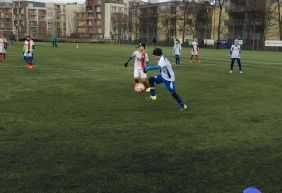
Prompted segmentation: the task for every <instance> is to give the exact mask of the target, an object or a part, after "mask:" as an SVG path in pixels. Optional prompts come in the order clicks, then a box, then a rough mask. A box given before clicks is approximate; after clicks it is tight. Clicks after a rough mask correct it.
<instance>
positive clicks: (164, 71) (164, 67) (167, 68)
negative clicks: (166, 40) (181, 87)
mask: <svg viewBox="0 0 282 193" xmlns="http://www.w3.org/2000/svg"><path fill="white" fill-rule="evenodd" d="M158 65H160V66H161V75H162V77H163V79H165V80H167V81H174V80H175V76H174V72H173V71H172V68H171V64H170V62H169V61H168V59H166V58H165V57H164V56H161V58H160V59H159V62H158Z"/></svg>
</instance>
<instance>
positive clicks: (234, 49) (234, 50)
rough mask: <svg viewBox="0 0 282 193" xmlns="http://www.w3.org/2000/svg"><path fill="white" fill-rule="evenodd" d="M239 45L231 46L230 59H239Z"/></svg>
mask: <svg viewBox="0 0 282 193" xmlns="http://www.w3.org/2000/svg"><path fill="white" fill-rule="evenodd" d="M240 51H241V50H240V45H237V46H236V45H232V46H231V49H230V52H231V58H240Z"/></svg>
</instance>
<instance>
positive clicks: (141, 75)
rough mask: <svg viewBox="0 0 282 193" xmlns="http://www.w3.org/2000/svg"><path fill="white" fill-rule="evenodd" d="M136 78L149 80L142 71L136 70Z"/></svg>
mask: <svg viewBox="0 0 282 193" xmlns="http://www.w3.org/2000/svg"><path fill="white" fill-rule="evenodd" d="M133 73H134V74H133V76H134V78H147V74H146V73H144V72H143V70H142V69H134V72H133Z"/></svg>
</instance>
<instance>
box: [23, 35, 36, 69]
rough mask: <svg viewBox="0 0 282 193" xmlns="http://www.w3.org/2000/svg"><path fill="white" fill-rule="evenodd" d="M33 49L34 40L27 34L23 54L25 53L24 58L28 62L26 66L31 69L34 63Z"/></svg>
mask: <svg viewBox="0 0 282 193" xmlns="http://www.w3.org/2000/svg"><path fill="white" fill-rule="evenodd" d="M33 50H34V42H33V40H32V39H31V38H30V36H27V37H26V40H25V42H24V46H23V54H24V60H25V61H26V63H27V65H26V67H27V69H29V70H30V69H32V68H33V65H32V60H33Z"/></svg>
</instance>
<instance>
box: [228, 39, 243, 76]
mask: <svg viewBox="0 0 282 193" xmlns="http://www.w3.org/2000/svg"><path fill="white" fill-rule="evenodd" d="M240 52H241V48H240V45H239V41H238V40H237V39H235V40H234V44H233V45H232V46H231V49H230V57H231V64H230V71H229V73H232V72H233V65H234V62H235V60H237V63H238V66H239V71H240V74H242V73H243V71H242V64H241V60H240Z"/></svg>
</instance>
